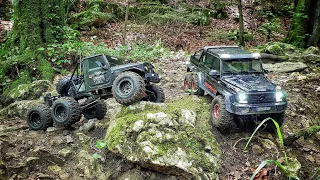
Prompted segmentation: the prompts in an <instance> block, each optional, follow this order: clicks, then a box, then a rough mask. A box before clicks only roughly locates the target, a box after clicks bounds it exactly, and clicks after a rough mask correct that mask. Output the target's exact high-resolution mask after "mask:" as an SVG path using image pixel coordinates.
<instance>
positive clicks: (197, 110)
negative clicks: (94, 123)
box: [106, 97, 220, 179]
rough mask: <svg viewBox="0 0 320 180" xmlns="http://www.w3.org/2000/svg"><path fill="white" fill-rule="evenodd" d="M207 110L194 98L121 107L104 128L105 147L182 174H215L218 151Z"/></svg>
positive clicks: (157, 168) (200, 176)
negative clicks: (105, 128) (105, 131)
mask: <svg viewBox="0 0 320 180" xmlns="http://www.w3.org/2000/svg"><path fill="white" fill-rule="evenodd" d="M208 110H209V109H208V106H207V105H206V103H205V101H204V100H203V99H199V98H197V97H186V98H184V99H183V100H179V101H177V102H175V103H168V104H153V103H150V102H140V103H137V104H135V105H132V106H129V107H122V109H121V111H120V112H119V113H118V114H117V115H116V117H115V119H112V120H111V124H110V126H109V128H108V131H107V135H106V143H107V146H108V149H109V150H111V151H112V152H114V153H117V154H119V155H121V156H123V157H125V158H126V159H127V160H129V161H131V162H135V163H138V164H140V165H141V166H142V167H146V168H150V169H153V170H155V171H160V172H164V173H168V174H180V175H181V176H182V177H183V178H185V179H218V172H219V155H220V151H219V149H218V145H217V142H216V140H215V138H214V136H213V135H212V133H211V127H210V125H209V121H208V120H209V112H208ZM112 124H113V125H112Z"/></svg>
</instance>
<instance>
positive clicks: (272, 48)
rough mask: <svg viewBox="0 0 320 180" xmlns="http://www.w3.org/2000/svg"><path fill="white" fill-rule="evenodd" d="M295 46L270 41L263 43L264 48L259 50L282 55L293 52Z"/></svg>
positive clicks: (295, 49)
mask: <svg viewBox="0 0 320 180" xmlns="http://www.w3.org/2000/svg"><path fill="white" fill-rule="evenodd" d="M295 51H297V48H296V47H295V46H293V45H291V44H286V43H281V42H272V43H268V44H266V45H265V47H264V49H263V50H261V52H265V53H269V54H274V55H278V56H284V55H285V54H286V53H288V52H290V53H292V52H295Z"/></svg>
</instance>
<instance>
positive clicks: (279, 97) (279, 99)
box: [276, 91, 283, 102]
mask: <svg viewBox="0 0 320 180" xmlns="http://www.w3.org/2000/svg"><path fill="white" fill-rule="evenodd" d="M282 98H283V92H281V91H278V92H276V101H277V102H280V101H282Z"/></svg>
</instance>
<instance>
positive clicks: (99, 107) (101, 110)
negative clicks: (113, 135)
mask: <svg viewBox="0 0 320 180" xmlns="http://www.w3.org/2000/svg"><path fill="white" fill-rule="evenodd" d="M93 101H94V99H93V98H88V99H87V100H86V101H85V102H84V104H89V103H91V102H93ZM82 112H83V116H84V117H85V118H86V119H88V120H89V119H94V118H97V119H98V120H102V119H103V118H104V117H105V116H106V113H107V107H106V104H105V103H104V101H103V100H100V99H98V100H96V102H95V104H93V105H92V106H89V107H88V108H85V109H83V111H82Z"/></svg>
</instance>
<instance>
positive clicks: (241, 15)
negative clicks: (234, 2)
mask: <svg viewBox="0 0 320 180" xmlns="http://www.w3.org/2000/svg"><path fill="white" fill-rule="evenodd" d="M238 1H239V2H238V3H239V4H238V9H239V31H240V33H239V43H240V46H245V44H244V25H243V13H242V2H241V0H238Z"/></svg>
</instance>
